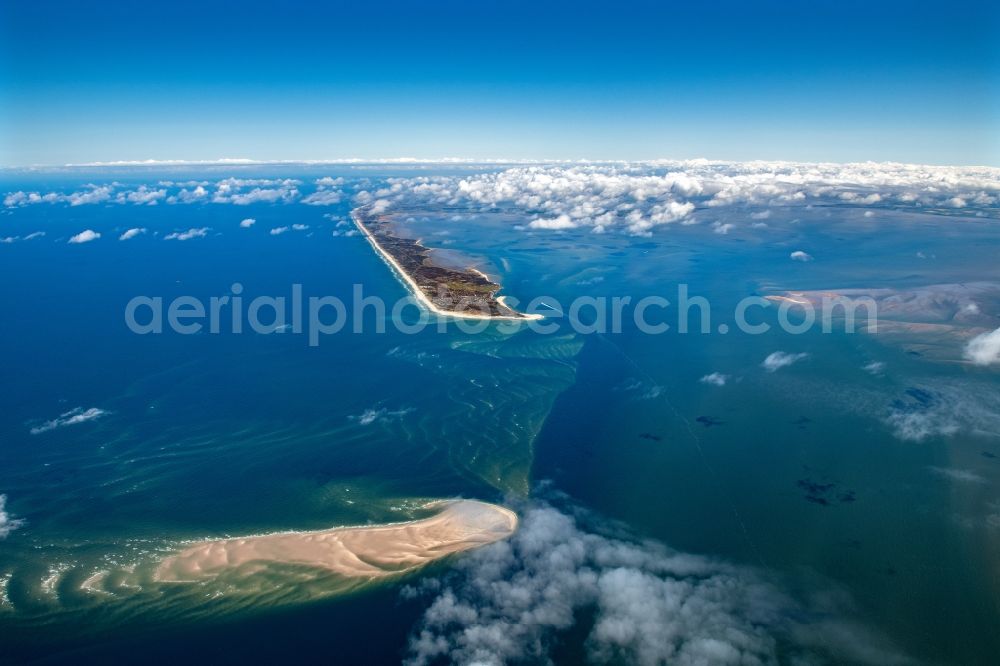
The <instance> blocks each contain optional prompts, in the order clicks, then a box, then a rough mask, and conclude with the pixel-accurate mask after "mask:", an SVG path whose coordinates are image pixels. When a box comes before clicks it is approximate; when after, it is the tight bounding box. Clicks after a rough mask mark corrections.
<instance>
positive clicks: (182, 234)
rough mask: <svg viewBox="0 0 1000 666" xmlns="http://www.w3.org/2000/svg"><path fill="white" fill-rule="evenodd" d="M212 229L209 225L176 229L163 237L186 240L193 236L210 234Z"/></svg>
mask: <svg viewBox="0 0 1000 666" xmlns="http://www.w3.org/2000/svg"><path fill="white" fill-rule="evenodd" d="M209 231H210V229H209V228H208V227H201V228H200V229H188V230H187V231H175V232H173V233H170V234H167V235H166V236H164V237H163V240H179V241H186V240H191V239H192V238H204V237H205V236H207V235H208V232H209Z"/></svg>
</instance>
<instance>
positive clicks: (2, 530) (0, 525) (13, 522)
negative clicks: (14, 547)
mask: <svg viewBox="0 0 1000 666" xmlns="http://www.w3.org/2000/svg"><path fill="white" fill-rule="evenodd" d="M22 525H24V521H23V520H20V519H18V518H15V517H14V516H12V515H10V514H9V513H8V512H7V496H6V495H0V539H6V538H7V537H8V536H9V535H10V533H11V532H13V531H14V530H16V529H17V528H18V527H21V526H22Z"/></svg>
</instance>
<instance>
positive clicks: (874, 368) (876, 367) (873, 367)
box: [862, 361, 885, 375]
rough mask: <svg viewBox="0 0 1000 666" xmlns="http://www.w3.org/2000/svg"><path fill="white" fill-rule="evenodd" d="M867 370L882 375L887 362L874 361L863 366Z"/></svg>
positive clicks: (871, 373) (869, 372)
mask: <svg viewBox="0 0 1000 666" xmlns="http://www.w3.org/2000/svg"><path fill="white" fill-rule="evenodd" d="M862 370H864V371H865V372H867V373H868V374H870V375H880V374H882V371H883V370H885V363H883V362H882V361H872V362H871V363H869V364H867V365H866V366H864V367H863V368H862Z"/></svg>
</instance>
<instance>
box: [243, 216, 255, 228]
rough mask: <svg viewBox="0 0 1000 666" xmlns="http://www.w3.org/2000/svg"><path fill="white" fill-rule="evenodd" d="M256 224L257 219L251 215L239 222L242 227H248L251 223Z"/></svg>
mask: <svg viewBox="0 0 1000 666" xmlns="http://www.w3.org/2000/svg"><path fill="white" fill-rule="evenodd" d="M255 224H257V220H255V219H254V218H252V217H248V218H246V219H244V220H242V221H241V222H240V227H242V228H243V229H249V228H250V227H252V226H253V225H255Z"/></svg>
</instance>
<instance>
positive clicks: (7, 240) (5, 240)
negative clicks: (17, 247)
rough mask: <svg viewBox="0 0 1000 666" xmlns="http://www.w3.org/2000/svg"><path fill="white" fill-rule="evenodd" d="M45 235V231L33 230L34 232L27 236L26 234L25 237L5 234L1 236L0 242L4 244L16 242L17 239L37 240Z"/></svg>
mask: <svg viewBox="0 0 1000 666" xmlns="http://www.w3.org/2000/svg"><path fill="white" fill-rule="evenodd" d="M44 235H45V232H44V231H33V232H31V233H30V234H28V235H27V236H24V237H21V236H4V237H2V238H0V243H3V244H4V245H10V244H11V243H16V242H17V241H30V240H35V239H36V238H41V237H43V236H44Z"/></svg>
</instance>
